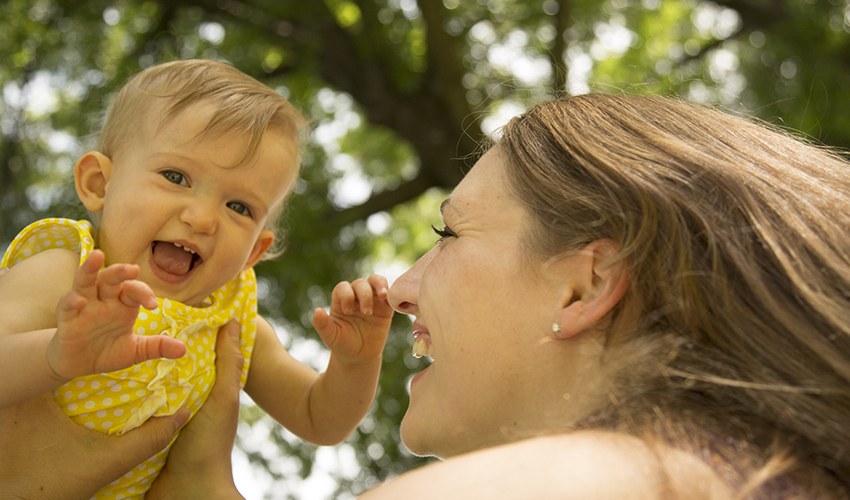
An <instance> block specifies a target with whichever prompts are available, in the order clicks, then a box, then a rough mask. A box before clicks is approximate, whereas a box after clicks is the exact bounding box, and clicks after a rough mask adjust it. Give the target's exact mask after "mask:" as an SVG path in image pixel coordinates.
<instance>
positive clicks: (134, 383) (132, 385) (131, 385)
mask: <svg viewBox="0 0 850 500" xmlns="http://www.w3.org/2000/svg"><path fill="white" fill-rule="evenodd" d="M137 385H139V384H138V383H137V382H136V381H135V380H131V381H129V382H127V387H129V388H131V389H132V388H133V387H136V386H137Z"/></svg>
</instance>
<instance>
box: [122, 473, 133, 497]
mask: <svg viewBox="0 0 850 500" xmlns="http://www.w3.org/2000/svg"><path fill="white" fill-rule="evenodd" d="M124 477H126V478H127V479H130V478H131V477H133V471H130V472H128V473H126V474H124ZM130 493H132V491H131V492H130Z"/></svg>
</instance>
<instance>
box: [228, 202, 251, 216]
mask: <svg viewBox="0 0 850 500" xmlns="http://www.w3.org/2000/svg"><path fill="white" fill-rule="evenodd" d="M227 208H229V209H231V210H233V211H234V212H236V213H237V214H239V215H248V216H250V215H251V210H250V209H249V208H248V207H246V206H245V205H243V204H241V203H239V202H238V201H231V202H230V203H228V204H227Z"/></svg>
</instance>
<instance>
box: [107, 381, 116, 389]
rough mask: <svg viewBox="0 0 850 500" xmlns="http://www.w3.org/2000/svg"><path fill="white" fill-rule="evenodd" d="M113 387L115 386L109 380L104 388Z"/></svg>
mask: <svg viewBox="0 0 850 500" xmlns="http://www.w3.org/2000/svg"><path fill="white" fill-rule="evenodd" d="M113 385H115V381H114V380H110V381H109V382H107V383H106V387H112V386H113Z"/></svg>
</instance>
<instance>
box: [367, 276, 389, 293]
mask: <svg viewBox="0 0 850 500" xmlns="http://www.w3.org/2000/svg"><path fill="white" fill-rule="evenodd" d="M368 280H369V285H371V286H372V290H374V291H375V295H377V296H378V297H380V298H382V299H385V298H387V294H388V293H389V290H390V285H389V284H388V283H387V279H386V278H384V277H383V276H381V275H380V274H373V275H371V276H369V278H368Z"/></svg>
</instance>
